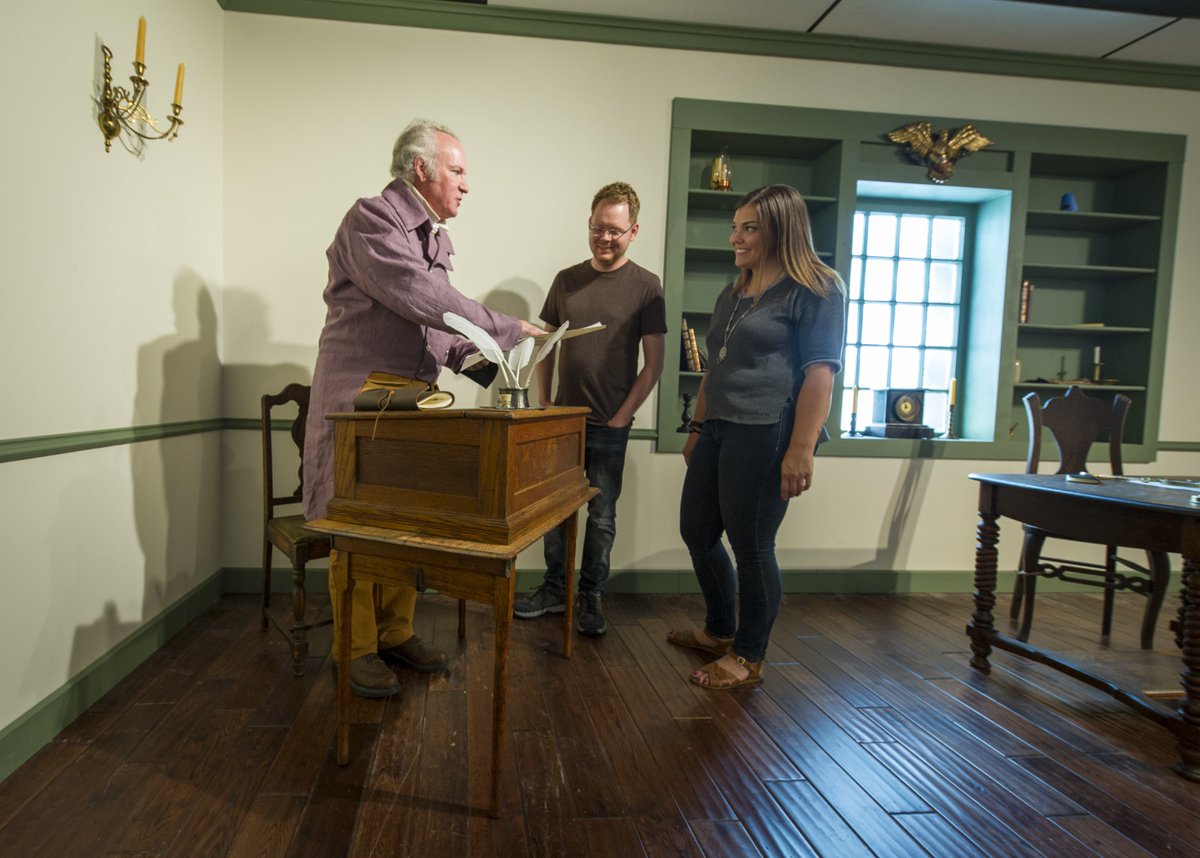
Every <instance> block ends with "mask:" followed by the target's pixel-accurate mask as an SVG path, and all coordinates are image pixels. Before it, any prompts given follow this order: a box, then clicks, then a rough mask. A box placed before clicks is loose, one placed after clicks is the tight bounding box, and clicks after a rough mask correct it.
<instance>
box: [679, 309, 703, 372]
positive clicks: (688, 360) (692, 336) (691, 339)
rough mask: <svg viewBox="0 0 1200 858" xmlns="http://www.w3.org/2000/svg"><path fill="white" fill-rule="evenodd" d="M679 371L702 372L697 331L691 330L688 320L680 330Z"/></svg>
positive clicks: (685, 320) (684, 321)
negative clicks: (697, 346) (697, 345)
mask: <svg viewBox="0 0 1200 858" xmlns="http://www.w3.org/2000/svg"><path fill="white" fill-rule="evenodd" d="M680 339H681V341H680V344H679V369H680V370H681V371H682V372H700V356H699V354H698V352H697V349H696V331H695V329H694V328H689V327H688V323H687V319H684V320H683V327H682V328H681V329H680Z"/></svg>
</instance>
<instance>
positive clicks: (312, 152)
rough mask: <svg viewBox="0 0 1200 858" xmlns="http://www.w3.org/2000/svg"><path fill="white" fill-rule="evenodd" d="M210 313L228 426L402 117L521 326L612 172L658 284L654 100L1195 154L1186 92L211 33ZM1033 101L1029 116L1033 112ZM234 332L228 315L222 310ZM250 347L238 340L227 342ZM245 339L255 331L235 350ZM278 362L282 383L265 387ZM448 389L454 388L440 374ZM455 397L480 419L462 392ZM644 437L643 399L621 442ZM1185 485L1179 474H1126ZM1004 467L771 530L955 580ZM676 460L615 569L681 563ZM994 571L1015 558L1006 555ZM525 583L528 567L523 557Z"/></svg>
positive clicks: (1198, 182)
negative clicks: (214, 107) (1044, 133)
mask: <svg viewBox="0 0 1200 858" xmlns="http://www.w3.org/2000/svg"><path fill="white" fill-rule="evenodd" d="M225 27H226V57H227V75H228V80H230V81H231V82H232V81H236V82H237V86H230V87H229V92H228V93H227V99H226V102H225V106H226V121H227V145H226V153H227V155H226V170H227V173H226V175H227V182H226V207H225V208H226V220H225V227H226V233H225V235H226V241H225V257H226V272H227V292H226V296H225V300H226V305H227V307H230V308H232V307H233V306H234V305H235V303H236V305H237V306H241V307H245V308H246V309H247V311H248V312H247V313H246V314H245V316H244V317H243V318H240V319H234V318H229V324H228V326H227V329H226V333H227V336H226V339H225V348H226V355H227V360H228V363H229V364H230V366H231V367H233V368H236V369H234V370H231V369H228V368H227V371H226V382H227V383H226V384H225V387H224V394H225V412H226V414H228V415H231V416H232V415H236V416H251V415H252V414H253V413H254V408H255V406H254V403H255V401H256V398H257V396H258V395H259V393H260V392H261V390H262V389H264V384H263V383H262V380H263V379H269V380H270V382H271V383H269V384H266V385H265V387H270V386H272V384H275V385H276V386H277V383H278V382H279V381H280V376H281V374H287V373H291V374H292V375H293V377H303V378H307V377H308V373H309V372H310V371H311V370H310V368H311V366H312V363H313V360H314V358H315V344H316V341H317V337H318V335H319V333H320V329H321V324H322V322H323V319H324V305H323V303H322V302H321V300H320V293H321V290H322V288H323V286H324V283H325V262H324V258H323V254H324V249H325V247H327V246H328V244H329V241H330V239H331V238H332V235H333V232H334V229H335V228H336V226H337V224H338V222H339V221H340V219H341V217H342V215H343V214H344V212H345V210H346V208H347V207H348V206H349V205H350V203H351V202H352V201H353V200H354V199H355V198H356V197H358V196H365V195H371V194H375V193H378V191H379V190H380V189H381V188H382V187H383V186H384V184H386V182H387V181H388V176H387V173H386V169H387V164H388V156H389V153H390V149H391V144H392V142H393V140H394V138H395V136H396V134H397V133H398V132H399V130H400V129H401V128H402V127H403V126H404V124H405V123H406V122H407V121H408V120H409V119H410V118H412V117H414V116H427V117H430V118H433V119H436V120H439V121H442V122H444V123H446V124H448V125H450V126H451V127H452V128H454V129H455V130H456V131H457V132H458V133H459V135H460V136H461V138H462V140H463V141H464V144H465V146H466V149H467V154H468V165H469V178H470V180H471V187H472V192H471V194H470V196H468V198H467V199H466V201H465V202H464V204H463V208H462V210H461V213H460V215H459V217H458V218H457V219H456V220H455V221H453V222H452V224H451V231H452V234H453V235H454V241H455V246H456V247H457V249H458V255H457V256H456V258H455V266H456V272H455V275H454V278H453V281H454V282H455V284H456V285H457V286H458V288H460V289H461V290H462V291H464V292H466V293H467V294H469V295H471V296H473V297H476V298H478V299H480V300H484V301H485V302H489V303H494V304H496V305H497V306H500V307H501V308H503V309H507V310H509V311H510V312H515V313H518V314H520V315H524V316H527V317H532V316H536V313H537V311H538V310H539V309H540V307H541V300H542V297H543V296H544V294H545V291H546V289H547V288H548V286H549V283H550V280H551V279H552V277H553V275H554V273H555V272H556V271H557V270H558V269H559V268H562V267H563V266H565V265H568V264H570V263H573V262H576V261H579V260H580V259H583V258H585V257H586V255H587V247H586V241H585V235H584V224H585V220H586V217H587V213H588V209H587V207H588V203H589V202H590V199H591V195H592V193H593V192H594V191H595V189H596V188H597V187H599V186H600V185H601V184H603V183H604V182H607V181H610V180H613V179H617V178H623V179H626V180H628V181H630V182H632V183H633V184H634V186H635V187H636V188H637V189H638V193H639V195H640V196H641V198H642V203H643V209H642V216H641V224H642V228H641V233H640V235H639V236H638V238H637V241H636V242H635V243H634V245H633V248H632V250H631V256H632V257H633V258H634V259H636V260H637V261H638V262H639V263H641V264H642V265H645V266H647V267H648V268H650V269H652V270H655V271H660V272H661V270H662V255H663V240H664V227H665V214H666V213H665V198H666V176H667V163H668V141H669V134H670V112H671V100H672V99H673V98H675V97H678V96H682V97H690V98H709V99H719V100H730V101H739V100H748V101H752V102H759V103H770V104H785V105H796V106H804V107H820V108H832V109H848V110H864V111H880V112H889V113H895V112H900V113H908V112H911V113H912V114H913V115H914V116H918V115H923V114H927V113H929V111H930V109H931V105H932V106H933V107H934V109H935V110H936V112H937V113H938V114H939V115H948V116H955V115H961V116H964V117H969V118H970V119H972V120H975V121H978V122H986V121H987V120H989V119H992V120H997V121H1000V120H1010V121H1020V122H1032V123H1047V124H1058V125H1062V124H1068V125H1080V126H1093V127H1099V128H1130V129H1138V130H1146V131H1162V132H1173V133H1179V134H1187V135H1190V136H1191V137H1192V138H1193V139H1195V138H1197V136H1200V93H1195V92H1177V91H1157V90H1148V89H1142V88H1133V87H1116V86H1097V85H1091V84H1086V83H1071V82H1057V81H1033V80H1022V79H1016V78H1004V77H991V76H985V75H969V74H962V73H958V72H955V73H943V72H938V71H920V70H905V69H893V68H883V67H878V66H852V65H844V64H837V63H827V62H812V61H801V60H786V59H774V58H755V57H742V56H731V55H717V54H704V53H698V52H687V51H669V50H658V49H645V48H632V47H619V46H606V45H595V44H577V43H567V42H556V41H547V40H538V39H524V38H512V37H499V36H489V35H478V34H466V33H449V32H436V31H422V30H415V29H406V28H399V27H384V26H373V25H357V24H346V23H329V22H321V21H306V20H296V19H286V18H276V17H267V16H258V15H246V14H229V15H227V16H226V19H225ZM1034 92H1036V96H1037V97H1036V98H1034V97H1033V94H1034ZM1198 228H1200V163H1198V162H1197V161H1196V160H1195V159H1193V160H1192V161H1190V162H1189V163H1188V165H1187V170H1186V175H1185V177H1184V210H1183V213H1182V217H1181V218H1180V235H1181V236H1182V237H1183V240H1181V241H1180V247H1179V251H1178V254H1177V260H1176V271H1175V274H1176V284H1177V286H1176V289H1175V294H1174V297H1173V302H1172V311H1173V312H1172V328H1171V334H1170V345H1169V355H1168V364H1167V384H1168V386H1167V397H1166V399H1167V405H1166V407H1165V409H1164V412H1163V427H1162V434H1161V437H1162V438H1163V439H1166V440H1175V441H1196V440H1198V438H1197V435H1196V432H1195V430H1194V428H1193V427H1194V426H1196V425H1198V420H1200V402H1198V401H1197V398H1196V397H1195V396H1194V395H1193V387H1194V384H1193V383H1192V382H1191V381H1190V376H1191V375H1192V373H1193V367H1194V366H1195V365H1196V363H1197V359H1198V358H1200V344H1198V342H1197V338H1196V337H1194V336H1193V335H1191V334H1190V331H1189V330H1188V329H1189V328H1190V327H1192V326H1193V325H1194V324H1195V322H1196V321H1197V319H1200V305H1198V301H1200V298H1198V297H1197V290H1196V289H1195V288H1194V286H1193V284H1194V283H1196V282H1197V280H1198V278H1200V249H1198V248H1197V246H1196V243H1195V242H1190V241H1187V240H1186V237H1187V236H1189V235H1195V234H1196V233H1197V229H1198ZM231 315H233V314H232V313H231ZM237 325H241V326H244V327H245V328H246V332H247V334H248V336H246V337H239V336H236V328H235V326H237ZM250 334H252V335H250ZM280 368H285V372H284V373H280V372H279V370H280ZM445 377H446V378H447V379H450V376H449V374H447V375H446V376H445ZM450 386H452V389H454V390H455V391H456V392H458V393H460V395H461V396H462V397H464V398H465V399H466V401H468V402H474V401H477V402H484V401H486V395H485V394H476V393H475V392H474V391H473V390H472V389H471V388H470V385H469V384H468V385H467V386H465V387H464V386H462V385H459V384H457V383H455V382H454V381H451V382H450ZM652 422H653V409H652V407H651V405H647V406H646V407H644V408H643V409H642V411H641V413H640V414H639V417H638V423H637V424H636V425H640V426H647V425H651V424H652ZM227 443H228V444H229V446H230V448H231V449H230V450H229V453H230V462H235V463H237V466H236V467H235V468H234V469H233V471H232V472H230V471H227V473H226V478H227V479H226V491H225V501H226V502H225V513H226V517H225V520H224V521H225V528H224V534H225V553H224V555H223V556H224V562H225V564H226V565H227V566H233V567H237V566H252V565H254V563H255V562H256V561H255V558H256V556H257V550H258V549H257V541H256V539H257V536H256V532H255V527H254V525H255V523H256V515H257V513H256V509H255V506H254V504H255V501H256V495H255V486H256V485H257V483H256V482H255V480H256V475H255V473H254V468H255V467H256V466H257V465H256V462H257V460H256V453H255V449H254V443H255V441H254V439H252V438H250V437H248V436H246V433H241V435H240V436H239V437H236V438H231V439H228V441H227ZM1168 463H1169V468H1170V470H1172V471H1173V472H1176V473H1179V472H1190V473H1194V472H1195V471H1196V470H1197V469H1198V468H1200V462H1198V461H1196V457H1194V456H1184V455H1181V454H1176V455H1174V456H1172V457H1167V456H1164V457H1163V458H1162V459H1161V460H1160V462H1159V463H1157V464H1155V465H1151V466H1146V467H1145V468H1143V469H1142V472H1155V471H1158V472H1161V469H1162V468H1164V467H1168ZM1013 468H1014V463H1012V462H986V461H975V462H961V461H886V460H882V461H881V460H856V459H834V458H829V459H821V460H819V461H818V469H817V473H816V486H815V489H814V492H813V494H812V495H810V496H806V497H804V498H803V499H802V500H800V501H798V502H796V503H794V504H793V508H792V510H791V511H790V512H789V515H788V518H787V520H786V521H785V523H784V526H783V529H782V531H781V533H780V535H779V554H780V560H781V565H783V566H784V567H785V568H791V569H843V570H846V572H847V574H848V575H849V574H853V572H854V570H856V569H896V570H901V571H904V570H913V571H938V570H945V571H960V570H963V569H967V568H970V566H971V564H972V562H973V555H972V550H973V545H974V532H973V528H974V523H975V514H974V511H973V502H974V486H973V484H971V483H970V482H969V481H968V480H967V478H966V477H967V474H968V473H970V472H971V471H988V470H996V471H1007V470H1012V469H1013ZM682 475H683V462H682V459H681V458H680V457H679V456H677V455H659V454H654V453H653V452H652V451H651V445H650V444H649V443H648V442H633V443H632V444H631V446H630V455H629V461H628V465H627V469H626V482H625V492H624V495H623V497H622V500H621V503H620V507H619V514H618V520H619V526H618V539H617V543H616V547H615V549H614V552H613V566H614V570H615V571H616V574H620V570H629V569H643V570H644V569H686V568H688V566H689V564H688V561H687V557H686V554H685V552H684V550H683V548H682V545H681V544H680V541H679V538H678V535H677V529H676V524H675V522H676V520H677V515H678V498H679V487H680V485H681V481H682ZM1002 562H1003V563H1005V564H1006V565H1010V566H1011V565H1012V564H1013V563H1014V562H1015V544H1014V542H1013V541H1012V540H1008V541H1006V542H1005V543H1004V544H1003V545H1002ZM521 565H522V567H523V568H538V567H540V566H541V565H542V564H541V558H540V554H539V552H538V550H537V549H535V550H533V551H530V552H527V554H526V555H525V556H524V557H522V558H521Z"/></svg>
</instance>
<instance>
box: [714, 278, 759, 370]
mask: <svg viewBox="0 0 1200 858" xmlns="http://www.w3.org/2000/svg"><path fill="white" fill-rule="evenodd" d="M740 306H742V296H741V295H738V299H737V303H736V304H734V305H733V309H732V310H730V311H729V319H728V320H727V321H726V322H725V339H724V340H722V341H721V350H720V351H719V352H717V363H721V361H723V360H725V357H726V355H728V354H729V348H728V346H729V335H730V334H732V333H733V332H734V331H735V330H737V326H738V325H740V324H741V323H742V319H744V318H746V317H747V316H749V315H750V311H751V310H753V309H754V301H753V300H751V301H750V306H749V307H747V308H746V312H744V313H742V315H740V316H737V311H738V307H740ZM734 316H737V321H736V322H735V321H734V319H733V317H734Z"/></svg>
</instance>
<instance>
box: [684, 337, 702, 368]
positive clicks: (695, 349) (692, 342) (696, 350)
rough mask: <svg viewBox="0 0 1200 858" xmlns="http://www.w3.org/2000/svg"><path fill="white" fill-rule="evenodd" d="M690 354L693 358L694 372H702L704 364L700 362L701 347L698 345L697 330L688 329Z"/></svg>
mask: <svg viewBox="0 0 1200 858" xmlns="http://www.w3.org/2000/svg"><path fill="white" fill-rule="evenodd" d="M687 331H688V353H689V354H690V355H691V356H692V372H702V371H703V370H704V362H703V361H701V360H700V346H699V345H698V344H697V343H696V329H695V328H688V329H687Z"/></svg>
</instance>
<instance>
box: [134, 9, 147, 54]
mask: <svg viewBox="0 0 1200 858" xmlns="http://www.w3.org/2000/svg"><path fill="white" fill-rule="evenodd" d="M133 58H134V61H135V62H138V63H141V64H142V65H145V64H146V18H145V16H142V17H141V18H138V34H137V48H136V49H135V51H134V55H133Z"/></svg>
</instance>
